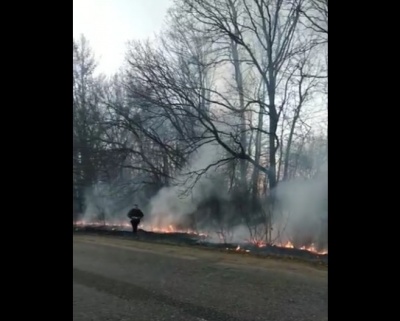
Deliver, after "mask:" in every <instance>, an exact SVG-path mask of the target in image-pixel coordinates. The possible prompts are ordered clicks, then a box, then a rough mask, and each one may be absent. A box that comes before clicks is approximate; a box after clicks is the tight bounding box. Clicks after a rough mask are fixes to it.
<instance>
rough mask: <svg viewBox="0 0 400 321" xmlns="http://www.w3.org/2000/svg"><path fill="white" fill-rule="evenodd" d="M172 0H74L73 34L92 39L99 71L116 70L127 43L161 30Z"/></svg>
mask: <svg viewBox="0 0 400 321" xmlns="http://www.w3.org/2000/svg"><path fill="white" fill-rule="evenodd" d="M171 4H172V0H73V6H74V9H73V10H74V11H73V29H74V30H73V36H74V38H78V37H79V36H80V35H81V34H84V35H85V37H86V38H87V39H88V40H89V42H90V45H91V47H92V48H93V50H94V52H95V55H96V58H97V60H98V62H99V67H98V71H100V72H104V73H106V74H111V73H114V72H116V71H117V70H118V68H119V67H120V66H121V64H122V62H123V59H124V55H125V48H126V46H125V44H126V42H127V41H128V40H132V39H145V38H147V37H151V36H153V35H154V34H155V33H156V32H157V31H159V30H160V29H161V28H162V26H163V22H164V17H165V14H166V12H167V9H168V7H169V6H170V5H171Z"/></svg>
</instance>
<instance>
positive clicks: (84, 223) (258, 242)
mask: <svg viewBox="0 0 400 321" xmlns="http://www.w3.org/2000/svg"><path fill="white" fill-rule="evenodd" d="M74 225H75V226H78V227H101V226H107V227H111V229H112V230H113V231H115V230H122V229H125V230H126V229H131V225H130V224H129V223H119V224H116V223H114V224H113V223H109V222H88V221H85V220H81V221H77V222H75V223H74ZM139 227H140V228H142V229H144V230H146V231H151V232H155V233H185V234H191V235H196V236H201V237H203V238H208V237H209V235H208V234H207V233H201V232H198V231H195V230H192V229H177V228H175V227H174V226H173V225H172V224H170V225H168V226H167V227H157V226H151V225H145V224H141V225H139ZM217 235H218V236H219V237H220V241H221V242H222V241H223V239H222V238H221V236H220V235H219V234H218V233H217ZM246 242H248V243H251V244H253V245H255V246H257V247H266V246H267V243H266V242H265V241H262V240H257V239H251V240H246ZM275 245H276V246H278V247H285V248H290V249H294V248H295V246H294V245H293V243H292V242H290V241H287V242H286V243H278V244H275ZM227 249H228V248H227ZM299 249H300V250H305V251H309V252H312V253H315V254H320V255H325V254H328V250H323V251H321V250H318V249H317V247H316V246H315V244H311V245H310V246H302V247H300V248H299ZM235 251H238V252H247V253H248V252H250V250H244V249H242V248H241V247H240V245H238V246H237V247H236V249H235Z"/></svg>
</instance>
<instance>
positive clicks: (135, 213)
mask: <svg viewBox="0 0 400 321" xmlns="http://www.w3.org/2000/svg"><path fill="white" fill-rule="evenodd" d="M143 216H144V215H143V212H142V211H141V210H140V209H139V206H138V205H137V204H135V205H134V207H133V208H132V209H131V210H130V211H129V212H128V217H129V219H130V220H131V224H132V231H133V234H137V228H138V225H139V223H140V220H141V219H142V218H143Z"/></svg>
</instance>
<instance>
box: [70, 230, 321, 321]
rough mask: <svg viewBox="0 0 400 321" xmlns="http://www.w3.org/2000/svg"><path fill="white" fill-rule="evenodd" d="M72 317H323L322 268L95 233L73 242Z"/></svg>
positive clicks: (221, 320) (269, 320)
mask: <svg viewBox="0 0 400 321" xmlns="http://www.w3.org/2000/svg"><path fill="white" fill-rule="evenodd" d="M73 314H74V317H73V319H74V320H75V321H87V320H99V321H103V320H108V321H114V320H115V321H116V320H118V321H122V320H135V321H145V320H155V321H157V320H178V321H180V320H182V321H201V320H202V321H225V320H226V321H228V320H229V321H239V320H242V321H259V320H263V321H289V320H293V321H306V320H307V321H314V320H315V321H317V320H318V321H322V320H327V319H328V318H327V271H326V270H321V269H317V268H315V267H311V266H308V265H304V264H299V263H297V262H292V261H291V262H288V261H282V260H278V261H277V260H265V259H260V258H256V257H252V256H243V255H230V254H229V253H227V252H219V251H204V250H201V249H198V248H195V247H183V246H182V247H179V246H172V245H165V244H157V243H149V242H132V241H130V240H127V239H124V238H115V237H106V236H98V235H94V234H91V235H88V234H86V235H78V234H75V235H74V237H73Z"/></svg>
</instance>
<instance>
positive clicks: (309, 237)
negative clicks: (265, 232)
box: [274, 171, 328, 250]
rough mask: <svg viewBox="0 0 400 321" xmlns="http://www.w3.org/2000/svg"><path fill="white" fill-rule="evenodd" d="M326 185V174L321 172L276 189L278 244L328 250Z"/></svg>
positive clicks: (286, 183) (275, 216)
mask: <svg viewBox="0 0 400 321" xmlns="http://www.w3.org/2000/svg"><path fill="white" fill-rule="evenodd" d="M327 182H328V178H327V172H326V171H322V172H320V173H319V174H318V175H316V176H314V177H313V178H311V179H295V180H292V181H289V182H283V183H281V184H280V185H279V186H278V187H277V189H276V191H275V192H276V193H275V195H276V198H277V201H278V206H277V209H276V210H275V211H274V237H275V238H277V239H278V241H280V242H281V243H285V242H287V241H290V242H291V243H292V244H294V245H295V246H296V247H301V246H310V245H311V244H312V245H314V246H316V247H317V248H320V249H325V250H326V249H327V245H328V244H327V218H328V208H327V206H328V204H327V195H328V184H327Z"/></svg>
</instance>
